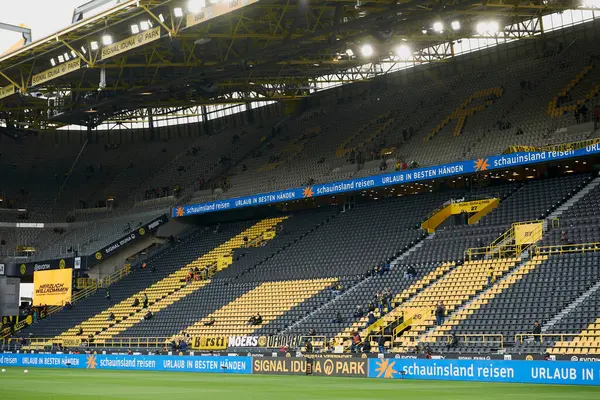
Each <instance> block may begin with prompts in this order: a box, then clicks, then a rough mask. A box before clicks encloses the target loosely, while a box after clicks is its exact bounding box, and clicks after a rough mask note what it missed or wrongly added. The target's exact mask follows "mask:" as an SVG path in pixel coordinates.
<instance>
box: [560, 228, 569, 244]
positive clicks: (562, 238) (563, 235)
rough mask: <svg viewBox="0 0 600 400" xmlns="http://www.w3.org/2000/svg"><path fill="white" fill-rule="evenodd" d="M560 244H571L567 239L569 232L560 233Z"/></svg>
mask: <svg viewBox="0 0 600 400" xmlns="http://www.w3.org/2000/svg"><path fill="white" fill-rule="evenodd" d="M560 242H561V243H562V244H569V239H568V238H567V232H565V231H561V232H560Z"/></svg>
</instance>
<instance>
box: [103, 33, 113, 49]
mask: <svg viewBox="0 0 600 400" xmlns="http://www.w3.org/2000/svg"><path fill="white" fill-rule="evenodd" d="M112 42H113V41H112V36H110V35H104V36H102V44H103V45H105V46H110V45H111V44H112Z"/></svg>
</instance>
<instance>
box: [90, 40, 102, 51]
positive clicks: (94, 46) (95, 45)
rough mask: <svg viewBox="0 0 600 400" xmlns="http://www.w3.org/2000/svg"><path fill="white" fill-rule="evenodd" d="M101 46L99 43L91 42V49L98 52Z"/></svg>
mask: <svg viewBox="0 0 600 400" xmlns="http://www.w3.org/2000/svg"><path fill="white" fill-rule="evenodd" d="M99 47H100V46H98V42H90V48H91V49H92V50H98V48H99Z"/></svg>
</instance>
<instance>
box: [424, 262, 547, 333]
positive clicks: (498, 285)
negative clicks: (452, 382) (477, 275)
mask: <svg viewBox="0 0 600 400" xmlns="http://www.w3.org/2000/svg"><path fill="white" fill-rule="evenodd" d="M547 258H548V256H535V257H534V258H533V259H531V260H528V261H525V262H523V263H521V265H519V266H518V267H517V268H515V269H514V270H513V271H512V272H510V273H508V274H507V275H505V276H504V278H502V279H499V280H498V281H496V282H495V283H494V284H493V285H492V286H490V287H488V288H487V289H485V290H484V291H483V292H481V293H480V294H479V295H478V296H476V297H474V298H473V299H472V300H471V301H469V302H468V303H467V304H465V305H464V306H463V307H461V308H459V309H458V310H457V311H456V312H455V313H454V314H452V315H450V316H449V317H448V318H446V319H445V320H444V323H443V324H442V325H441V326H435V327H433V328H432V329H430V330H429V331H427V332H426V333H425V334H424V335H423V336H421V338H420V339H419V342H420V343H436V342H437V341H438V340H439V339H440V338H441V339H442V340H444V339H446V340H447V339H448V337H449V336H450V335H449V332H450V331H451V330H452V329H453V328H454V327H455V326H457V325H459V324H460V323H461V322H462V321H464V320H465V319H467V318H468V317H469V315H472V314H473V313H474V312H475V311H476V310H478V309H479V308H481V307H482V306H483V305H485V304H487V303H489V302H490V300H492V299H494V298H495V297H497V296H500V295H501V294H502V292H504V290H505V289H508V288H509V287H510V286H512V285H513V284H515V283H516V282H517V281H519V280H521V279H523V277H525V276H526V275H527V274H529V273H530V272H531V271H533V270H535V269H536V268H537V267H538V266H539V265H540V264H542V262H543V261H544V260H546V259H547ZM458 336H460V335H458Z"/></svg>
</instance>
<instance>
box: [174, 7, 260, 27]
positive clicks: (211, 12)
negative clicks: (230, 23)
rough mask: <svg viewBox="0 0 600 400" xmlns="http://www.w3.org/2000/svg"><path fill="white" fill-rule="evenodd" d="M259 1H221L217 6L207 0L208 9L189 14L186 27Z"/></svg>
mask: <svg viewBox="0 0 600 400" xmlns="http://www.w3.org/2000/svg"><path fill="white" fill-rule="evenodd" d="M258 1H259V0H225V1H220V2H218V3H217V4H208V3H209V1H208V0H206V3H207V4H206V7H204V8H202V10H200V11H199V12H197V13H189V14H188V15H187V19H186V27H188V28H189V27H191V26H194V25H198V24H201V23H203V22H206V21H209V20H211V19H213V18H217V17H220V16H221V15H225V14H227V13H230V12H232V11H235V10H239V9H240V8H243V7H246V6H249V5H251V4H254V3H258Z"/></svg>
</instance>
